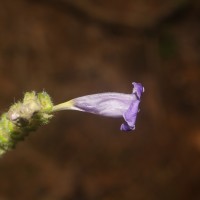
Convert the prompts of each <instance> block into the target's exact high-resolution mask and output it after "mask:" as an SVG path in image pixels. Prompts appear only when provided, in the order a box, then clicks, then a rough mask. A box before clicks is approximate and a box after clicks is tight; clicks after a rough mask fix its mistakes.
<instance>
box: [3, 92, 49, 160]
mask: <svg viewBox="0 0 200 200" xmlns="http://www.w3.org/2000/svg"><path fill="white" fill-rule="evenodd" d="M52 109H53V103H52V101H51V98H50V96H49V95H48V94H47V93H46V92H41V93H38V94H36V93H35V92H27V93H25V95H24V98H23V101H22V102H18V103H15V104H14V105H12V106H11V107H10V109H9V110H8V112H7V113H4V114H2V116H1V117H0V156H1V155H3V154H4V153H6V152H7V151H8V150H10V149H13V148H14V147H15V145H16V144H17V142H18V141H20V140H23V139H24V138H25V137H26V136H27V135H28V134H29V133H30V132H31V131H34V130H36V129H37V128H38V127H40V126H42V125H43V124H47V123H48V122H49V120H50V119H51V118H52V116H53V115H52Z"/></svg>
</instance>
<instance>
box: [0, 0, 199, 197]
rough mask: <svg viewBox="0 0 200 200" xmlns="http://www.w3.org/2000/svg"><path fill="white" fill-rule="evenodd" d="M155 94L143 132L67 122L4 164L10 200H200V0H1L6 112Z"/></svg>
mask: <svg viewBox="0 0 200 200" xmlns="http://www.w3.org/2000/svg"><path fill="white" fill-rule="evenodd" d="M132 81H135V82H141V83H142V84H143V85H144V86H145V89H146V91H145V93H144V95H143V96H142V102H141V111H140V113H139V115H138V120H137V124H136V130H135V131H134V132H131V133H123V132H120V131H119V127H120V124H121V123H122V121H123V120H122V119H110V118H103V117H100V116H95V115H92V114H86V113H79V112H72V111H66V112H60V113H57V114H56V116H55V117H54V118H53V120H52V121H51V123H50V124H49V125H47V126H44V127H42V128H40V129H39V130H38V131H36V132H34V133H32V134H31V135H30V136H29V137H28V138H27V139H26V140H25V141H23V142H20V143H19V144H18V145H17V148H16V149H15V150H13V151H11V152H9V153H7V154H6V155H5V156H4V157H3V158H1V160H0V200H133V199H134V200H161V199H162V200H169V199H170V200H189V199H190V200H198V199H200V106H199V103H200V89H199V88H200V1H198V0H168V1H159V0H110V1H106V0H84V1H83V0H73V1H72V0H6V1H5V0H1V1H0V86H1V87H0V88H1V92H0V106H1V108H0V111H1V113H3V112H4V111H6V110H7V109H8V107H9V106H10V105H11V104H12V103H13V102H14V101H17V100H18V99H20V98H22V96H23V93H24V92H26V91H32V90H35V91H38V92H39V91H43V90H45V91H47V92H48V93H49V94H50V95H51V96H52V98H53V101H54V103H55V104H57V103H61V102H63V101H66V100H69V99H71V98H74V97H78V96H82V95H86V94H92V93H98V92H105V91H116V92H125V93H130V92H131V90H132V86H131V82H132Z"/></svg>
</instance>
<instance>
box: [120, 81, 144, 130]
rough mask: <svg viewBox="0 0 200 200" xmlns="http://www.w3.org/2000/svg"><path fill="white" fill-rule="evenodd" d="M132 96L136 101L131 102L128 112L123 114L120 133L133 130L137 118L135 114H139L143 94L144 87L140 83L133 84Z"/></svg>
mask: <svg viewBox="0 0 200 200" xmlns="http://www.w3.org/2000/svg"><path fill="white" fill-rule="evenodd" d="M133 86H134V88H133V94H132V95H136V97H137V99H136V100H133V101H132V102H131V104H130V106H129V108H128V110H127V111H126V112H125V113H124V114H123V117H124V120H125V123H123V124H122V125H121V127H120V130H122V131H131V130H134V129H135V122H136V118H137V113H138V112H139V104H140V98H141V95H142V93H143V92H144V87H143V86H142V84H140V83H135V82H133Z"/></svg>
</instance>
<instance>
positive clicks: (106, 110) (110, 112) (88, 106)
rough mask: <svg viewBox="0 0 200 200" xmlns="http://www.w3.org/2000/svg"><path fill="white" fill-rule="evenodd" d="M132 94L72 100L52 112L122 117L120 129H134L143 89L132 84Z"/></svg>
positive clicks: (112, 93) (97, 95) (84, 97)
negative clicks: (75, 112)
mask: <svg viewBox="0 0 200 200" xmlns="http://www.w3.org/2000/svg"><path fill="white" fill-rule="evenodd" d="M132 84H133V91H132V94H123V93H115V92H106V93H99V94H92V95H87V96H82V97H78V98H75V99H72V100H70V101H68V102H66V103H63V104H60V105H58V106H55V107H54V110H55V111H57V110H69V109H70V110H78V111H83V112H89V113H93V114H97V115H102V116H108V117H123V118H124V120H125V122H124V123H123V124H122V125H121V127H120V129H121V130H123V131H130V130H134V129H135V122H136V117H137V113H138V111H139V103H140V98H141V95H142V93H143V92H144V87H143V86H142V84H140V83H135V82H133V83H132Z"/></svg>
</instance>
